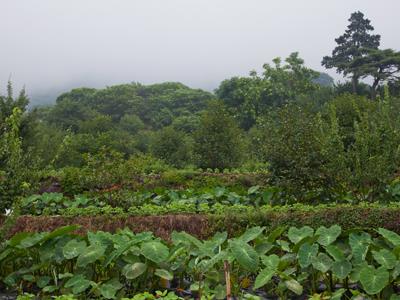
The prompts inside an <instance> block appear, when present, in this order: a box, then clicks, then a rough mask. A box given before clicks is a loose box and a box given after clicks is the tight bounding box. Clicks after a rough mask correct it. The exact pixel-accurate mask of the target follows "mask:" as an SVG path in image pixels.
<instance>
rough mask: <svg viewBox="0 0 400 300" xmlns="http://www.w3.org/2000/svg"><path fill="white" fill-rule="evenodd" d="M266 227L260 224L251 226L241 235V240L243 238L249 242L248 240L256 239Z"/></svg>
mask: <svg viewBox="0 0 400 300" xmlns="http://www.w3.org/2000/svg"><path fill="white" fill-rule="evenodd" d="M264 229H265V227H260V226H256V227H252V228H249V229H247V230H246V231H245V233H243V234H242V235H241V236H240V237H239V240H242V241H243V242H245V243H248V242H250V241H252V240H254V239H256V238H257V237H258V236H259V235H261V234H262V233H263V231H264Z"/></svg>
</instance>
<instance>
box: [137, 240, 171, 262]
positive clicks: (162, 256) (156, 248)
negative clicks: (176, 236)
mask: <svg viewBox="0 0 400 300" xmlns="http://www.w3.org/2000/svg"><path fill="white" fill-rule="evenodd" d="M141 252H142V254H143V256H144V257H146V258H147V259H149V260H151V261H153V262H155V263H156V264H160V263H162V262H166V261H167V259H168V256H169V250H168V247H167V246H165V245H164V244H162V243H160V242H158V241H152V242H146V243H143V244H142V246H141Z"/></svg>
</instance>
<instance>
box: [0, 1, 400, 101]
mask: <svg viewBox="0 0 400 300" xmlns="http://www.w3.org/2000/svg"><path fill="white" fill-rule="evenodd" d="M356 10H360V11H362V12H363V13H364V14H365V15H366V16H367V17H368V18H369V19H371V21H372V24H373V26H374V27H375V32H376V33H379V34H381V35H382V43H381V46H382V47H384V48H394V49H397V50H400V18H399V17H398V14H399V11H400V1H399V0H379V1H378V0H331V1H328V0H302V1H300V0H273V1H272V0H241V1H239V0H0V38H1V43H0V54H1V55H0V84H1V86H2V90H3V91H4V86H5V84H6V82H7V80H8V78H9V76H10V74H11V77H12V81H13V82H14V83H15V85H16V88H19V87H20V86H22V85H23V84H25V86H26V89H27V91H28V93H29V94H31V95H41V94H46V93H48V92H50V91H54V90H56V91H61V90H63V89H68V88H70V87H79V86H93V87H102V86H106V85H112V84H117V83H126V82H132V81H138V82H142V83H154V82H162V81H181V82H183V83H185V84H187V85H189V86H191V87H198V88H204V89H208V90H212V89H214V88H216V87H217V86H218V84H219V82H220V81H222V80H223V79H225V78H229V77H232V76H236V75H247V74H248V72H249V71H250V70H252V69H260V67H261V66H262V64H263V63H265V62H270V61H271V59H273V58H274V57H277V56H281V57H285V56H287V55H288V54H289V53H291V52H294V51H299V52H300V56H301V57H302V58H304V59H305V61H306V64H307V65H308V66H309V67H312V68H314V69H316V70H320V71H323V68H322V67H321V65H320V61H321V58H322V57H323V56H324V55H328V54H330V53H331V51H332V49H333V48H334V46H335V42H334V38H336V37H337V36H339V35H341V34H342V33H343V31H344V30H345V28H346V26H347V24H348V21H347V19H348V18H349V16H350V14H351V13H352V12H354V11H356ZM328 73H329V74H331V75H335V72H334V71H329V72H328ZM338 78H339V77H336V79H338Z"/></svg>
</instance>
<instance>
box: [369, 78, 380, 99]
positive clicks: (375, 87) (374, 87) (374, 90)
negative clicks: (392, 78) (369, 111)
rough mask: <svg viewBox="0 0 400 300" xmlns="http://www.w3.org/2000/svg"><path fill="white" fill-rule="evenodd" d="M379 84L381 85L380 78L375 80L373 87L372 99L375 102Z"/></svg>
mask: <svg viewBox="0 0 400 300" xmlns="http://www.w3.org/2000/svg"><path fill="white" fill-rule="evenodd" d="M378 84H379V78H375V80H374V82H373V84H372V87H371V99H372V100H375V99H376V92H377V91H376V90H377V88H378Z"/></svg>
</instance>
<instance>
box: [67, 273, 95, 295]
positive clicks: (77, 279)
mask: <svg viewBox="0 0 400 300" xmlns="http://www.w3.org/2000/svg"><path fill="white" fill-rule="evenodd" d="M65 287H66V288H72V292H73V293H74V294H75V295H76V294H80V293H82V292H84V291H86V290H87V289H88V288H89V287H90V280H87V279H86V278H85V277H84V276H83V275H75V276H74V277H72V278H70V279H68V281H67V282H66V283H65Z"/></svg>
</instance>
